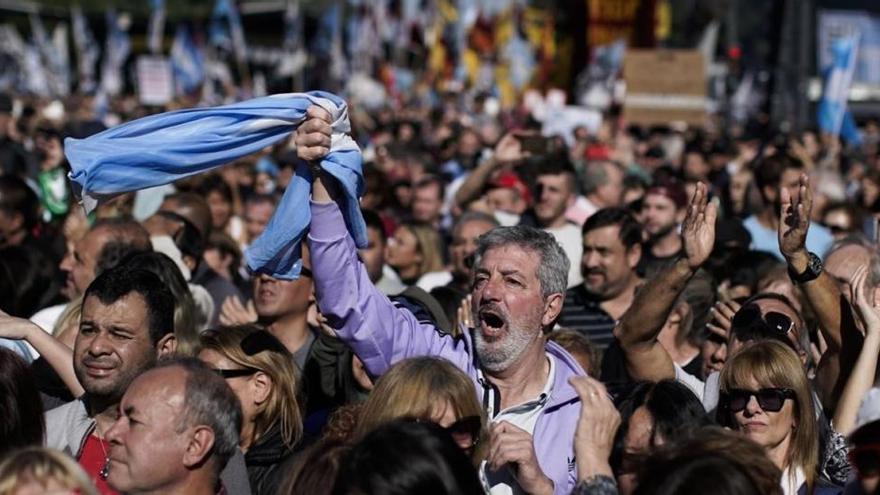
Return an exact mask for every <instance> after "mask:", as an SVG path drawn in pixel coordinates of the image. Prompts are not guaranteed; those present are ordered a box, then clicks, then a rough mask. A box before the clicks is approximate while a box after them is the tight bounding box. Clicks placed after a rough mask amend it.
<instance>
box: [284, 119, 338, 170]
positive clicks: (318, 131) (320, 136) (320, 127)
mask: <svg viewBox="0 0 880 495" xmlns="http://www.w3.org/2000/svg"><path fill="white" fill-rule="evenodd" d="M330 119H331V116H330V113H329V112H327V110H324V109H323V108H321V107H319V106H317V105H312V106H310V107H309V108H308V109H307V110H306V121H305V122H303V123H302V124H301V125H300V126H299V128H298V129H297V130H296V133H295V134H294V136H293V142H294V144H295V145H296V154H297V156H298V157H300V158H301V159H303V160H305V161H308V162H311V161H314V160H320V159H321V158H324V156H326V155H327V153H329V152H330V136H331V134H332V129H331V128H330V124H331V120H330Z"/></svg>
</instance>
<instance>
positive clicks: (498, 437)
mask: <svg viewBox="0 0 880 495" xmlns="http://www.w3.org/2000/svg"><path fill="white" fill-rule="evenodd" d="M486 460H487V462H488V463H489V468H490V469H491V470H493V471H497V470H499V469H502V468H503V467H505V466H510V468H511V469H512V471H513V476H514V477H515V478H516V481H517V483H519V486H520V488H522V489H523V491H524V492H526V493H531V494H540V493H553V482H552V481H551V480H550V478H548V477H547V475H545V474H544V472H543V471H541V466H539V465H538V458H537V456H536V455H535V444H534V441H533V440H532V435H530V434H529V432H527V431H525V430H523V429H522V428H518V427H516V426H514V425H513V424H511V423H508V422H507V421H499V422H498V423H495V424H493V425H492V427H491V428H490V430H489V456H488V458H487V459H486Z"/></svg>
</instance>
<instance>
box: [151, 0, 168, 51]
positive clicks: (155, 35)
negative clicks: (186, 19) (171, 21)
mask: <svg viewBox="0 0 880 495" xmlns="http://www.w3.org/2000/svg"><path fill="white" fill-rule="evenodd" d="M150 6H151V12H150V25H149V27H148V28H147V37H148V38H147V46H148V47H149V48H150V53H153V54H158V53H161V52H162V36H163V34H164V33H165V0H151V1H150Z"/></svg>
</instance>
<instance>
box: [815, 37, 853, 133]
mask: <svg viewBox="0 0 880 495" xmlns="http://www.w3.org/2000/svg"><path fill="white" fill-rule="evenodd" d="M858 45H859V37H858V35H857V34H856V35H853V36H842V37H840V38H837V39H836V40H834V42H832V44H831V66H830V67H827V68H826V69H825V71H824V72H825V87H824V88H823V89H822V99H821V100H820V101H819V108H818V121H819V128H820V129H821V130H822V131H823V132H827V133H829V134H831V135H834V136H839V135H840V134H841V129H842V128H843V127H844V122H845V121H846V120H847V114H848V113H849V110H848V109H847V107H846V104H847V100H848V99H849V88H850V86H851V85H852V79H853V73H854V72H855V68H856V55H857V51H858ZM849 119H852V116H851V115H850V116H849ZM847 127H848V130H850V129H854V127H855V125H854V124H852V125H851V126H847ZM849 134H850V135H849V137H846V136H844V138H845V139H847V140H848V141H850V140H851V139H853V138H854V137H855V138H857V136H858V133H857V132H856V133H855V136H853V133H852V132H850V133H849ZM856 140H858V139H856Z"/></svg>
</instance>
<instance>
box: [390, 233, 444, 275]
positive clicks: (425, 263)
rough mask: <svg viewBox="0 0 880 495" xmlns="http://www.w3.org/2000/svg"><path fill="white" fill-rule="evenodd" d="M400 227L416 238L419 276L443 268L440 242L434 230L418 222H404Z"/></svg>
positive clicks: (438, 235)
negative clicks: (419, 257)
mask: <svg viewBox="0 0 880 495" xmlns="http://www.w3.org/2000/svg"><path fill="white" fill-rule="evenodd" d="M400 228H404V229H406V230H408V231H410V232H411V233H412V235H413V236H415V238H416V244H417V245H416V250H418V252H419V255H421V257H422V261H421V262H420V263H419V276H422V275H424V274H426V273H428V272H436V271H438V270H442V269H443V253H442V252H441V249H442V242H441V239H440V234H439V233H437V231H436V230H434V229H432V228H431V227H428V226H427V225H422V224H419V223H405V224H403V225H401V226H400Z"/></svg>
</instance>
